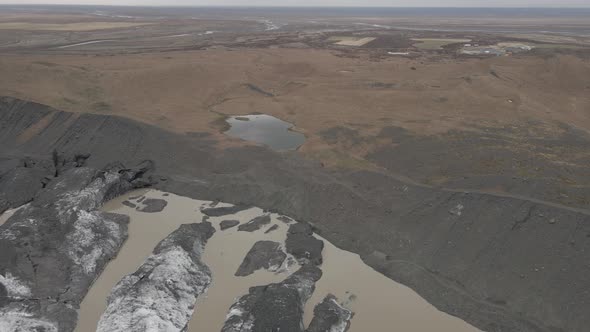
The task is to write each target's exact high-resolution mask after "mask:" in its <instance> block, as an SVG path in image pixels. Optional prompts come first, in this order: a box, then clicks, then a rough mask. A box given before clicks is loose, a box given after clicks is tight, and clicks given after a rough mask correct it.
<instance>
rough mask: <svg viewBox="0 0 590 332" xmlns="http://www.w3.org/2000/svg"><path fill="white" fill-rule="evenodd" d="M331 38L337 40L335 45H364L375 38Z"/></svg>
mask: <svg viewBox="0 0 590 332" xmlns="http://www.w3.org/2000/svg"><path fill="white" fill-rule="evenodd" d="M330 39H331V40H335V41H336V42H335V43H334V44H335V45H343V46H363V45H365V44H368V43H370V42H372V41H373V40H375V39H376V38H374V37H364V38H363V37H332V38H330Z"/></svg>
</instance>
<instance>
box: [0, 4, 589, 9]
mask: <svg viewBox="0 0 590 332" xmlns="http://www.w3.org/2000/svg"><path fill="white" fill-rule="evenodd" d="M0 6H19V7H34V6H66V7H67V6H80V7H131V8H133V7H138V8H145V7H148V8H149V7H152V8H406V9H471V8H473V9H503V8H504V9H590V4H588V5H587V6H579V5H572V6H568V5H565V6H546V5H545V6H534V5H532V6H491V7H490V6H444V7H442V6H395V5H394V6H370V5H367V6H332V5H321V6H320V5H318V6H313V5H305V6H292V5H285V6H282V5H273V6H267V5H176V6H175V5H169V4H165V5H102V4H76V3H72V4H65V3H37V4H35V3H26V4H19V3H0Z"/></svg>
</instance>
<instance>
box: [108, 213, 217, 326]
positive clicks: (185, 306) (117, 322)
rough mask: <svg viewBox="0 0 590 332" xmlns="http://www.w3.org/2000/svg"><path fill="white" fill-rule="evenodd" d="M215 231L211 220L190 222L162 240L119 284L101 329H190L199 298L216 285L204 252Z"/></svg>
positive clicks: (114, 290) (110, 298)
mask: <svg viewBox="0 0 590 332" xmlns="http://www.w3.org/2000/svg"><path fill="white" fill-rule="evenodd" d="M213 233H215V229H214V228H213V226H211V224H210V223H208V222H203V223H200V224H185V225H182V226H180V228H179V229H177V230H176V231H174V232H173V233H172V234H170V235H169V236H168V237H166V238H165V239H164V240H162V241H161V242H160V243H159V244H158V246H157V247H156V248H155V249H154V251H153V253H152V255H151V256H150V257H148V259H147V260H146V262H145V263H144V264H143V265H142V266H140V267H139V269H138V270H137V271H136V272H135V273H133V274H130V275H128V276H126V277H124V278H123V279H122V280H121V281H120V282H119V283H118V284H117V285H116V286H115V288H114V289H113V291H112V293H111V295H110V296H109V298H108V306H107V308H106V310H105V312H104V314H103V315H102V317H101V318H100V321H99V323H98V329H97V331H98V332H116V331H126V332H127V331H131V332H133V331H137V332H143V331H169V332H173V331H185V328H186V327H187V324H188V322H189V320H190V317H191V315H192V314H193V309H194V307H195V302H196V300H197V297H198V296H200V295H201V294H203V293H204V292H205V291H206V290H207V288H208V287H209V284H210V283H211V272H210V271H209V268H208V267H207V266H206V265H205V264H203V263H202V262H201V254H202V251H203V249H204V246H205V244H206V243H207V240H208V239H209V238H210V237H211V236H212V235H213Z"/></svg>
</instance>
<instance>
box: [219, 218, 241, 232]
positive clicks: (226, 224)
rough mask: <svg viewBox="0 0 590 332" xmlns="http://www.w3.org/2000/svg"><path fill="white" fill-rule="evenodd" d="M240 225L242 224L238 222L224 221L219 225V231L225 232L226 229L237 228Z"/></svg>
mask: <svg viewBox="0 0 590 332" xmlns="http://www.w3.org/2000/svg"><path fill="white" fill-rule="evenodd" d="M239 224H240V222H239V221H238V220H223V221H222V222H220V223H219V229H221V230H222V231H224V230H226V229H229V228H232V227H236V226H238V225H239Z"/></svg>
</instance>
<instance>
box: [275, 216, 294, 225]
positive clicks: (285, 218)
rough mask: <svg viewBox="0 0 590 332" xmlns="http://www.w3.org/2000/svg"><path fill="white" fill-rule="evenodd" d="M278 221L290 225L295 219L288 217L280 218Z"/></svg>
mask: <svg viewBox="0 0 590 332" xmlns="http://www.w3.org/2000/svg"><path fill="white" fill-rule="evenodd" d="M277 219H278V220H280V221H282V222H284V223H285V224H290V223H292V222H293V219H291V218H289V217H287V216H278V217H277Z"/></svg>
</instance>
